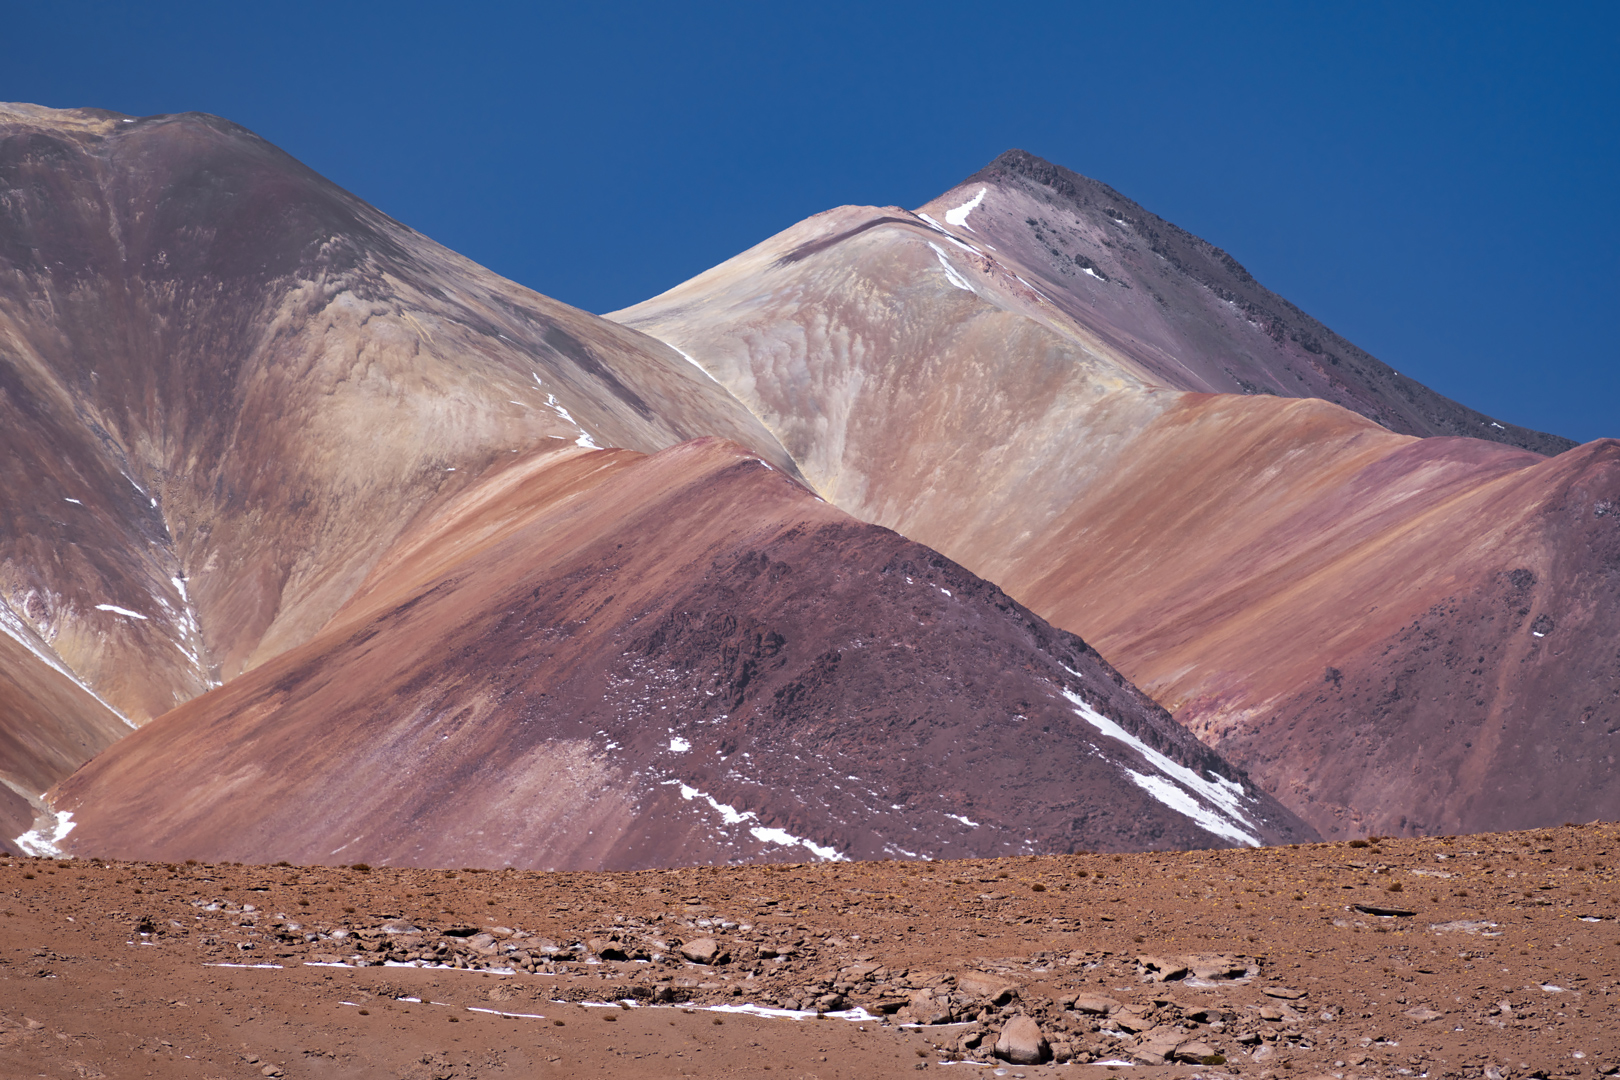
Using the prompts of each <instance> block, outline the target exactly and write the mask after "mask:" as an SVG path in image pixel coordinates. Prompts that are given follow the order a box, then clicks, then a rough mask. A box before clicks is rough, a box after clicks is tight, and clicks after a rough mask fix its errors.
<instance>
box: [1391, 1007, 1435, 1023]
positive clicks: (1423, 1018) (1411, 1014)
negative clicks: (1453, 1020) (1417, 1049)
mask: <svg viewBox="0 0 1620 1080" xmlns="http://www.w3.org/2000/svg"><path fill="white" fill-rule="evenodd" d="M1401 1015H1402V1016H1405V1017H1406V1018H1407V1019H1408V1020H1416V1021H1417V1022H1418V1023H1420V1024H1426V1023H1428V1022H1429V1021H1430V1020H1438V1019H1440V1018H1441V1017H1442V1016H1444V1015H1445V1013H1440V1012H1435V1011H1434V1010H1433V1009H1428V1008H1424V1007H1423V1006H1421V1005H1420V1006H1418V1007H1417V1008H1413V1009H1407V1010H1406V1012H1404V1013H1402V1014H1401Z"/></svg>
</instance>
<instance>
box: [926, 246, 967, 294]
mask: <svg viewBox="0 0 1620 1080" xmlns="http://www.w3.org/2000/svg"><path fill="white" fill-rule="evenodd" d="M928 246H929V247H931V248H933V249H934V254H935V255H936V256H937V257H938V258H939V265H940V266H941V267H942V268H943V269H944V271H945V279H946V280H947V281H949V282H950V283H951V284H952V285H955V286H956V287H957V288H958V289H966V290H967V291H968V292H972V291H973V286H972V285H969V284H968V281H967V278H965V277H963V276H962V275H961V274H958V273H957V272H956V267H954V266H952V265H951V262H950V260H949V259H947V258H946V257H945V252H944V251H943V250H942V249H941V248H940V246H939V245H938V244H936V243H934V242H933V241H932V240H930V241H928Z"/></svg>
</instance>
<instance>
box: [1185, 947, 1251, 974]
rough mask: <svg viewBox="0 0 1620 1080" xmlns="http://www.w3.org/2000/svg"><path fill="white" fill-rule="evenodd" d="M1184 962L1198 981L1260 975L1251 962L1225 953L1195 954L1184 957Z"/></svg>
mask: <svg viewBox="0 0 1620 1080" xmlns="http://www.w3.org/2000/svg"><path fill="white" fill-rule="evenodd" d="M1182 962H1183V963H1185V964H1186V965H1187V968H1188V970H1190V971H1191V972H1192V973H1193V977H1194V978H1196V979H1241V978H1243V977H1244V976H1245V975H1250V974H1258V973H1259V969H1258V968H1251V965H1250V963H1249V961H1247V960H1244V959H1241V958H1239V957H1236V956H1228V955H1226V954H1224V953H1195V954H1193V955H1192V956H1185V957H1182Z"/></svg>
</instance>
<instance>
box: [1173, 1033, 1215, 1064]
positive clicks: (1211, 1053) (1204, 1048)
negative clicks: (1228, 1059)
mask: <svg viewBox="0 0 1620 1080" xmlns="http://www.w3.org/2000/svg"><path fill="white" fill-rule="evenodd" d="M1170 1056H1171V1057H1172V1058H1174V1059H1175V1060H1176V1061H1180V1062H1184V1063H1185V1064H1188V1065H1218V1064H1220V1063H1221V1061H1222V1060H1225V1059H1224V1058H1222V1055H1221V1054H1220V1053H1219V1052H1218V1051H1217V1050H1216V1049H1215V1048H1214V1047H1213V1046H1211V1045H1209V1043H1207V1042H1202V1041H1200V1040H1198V1039H1193V1040H1191V1041H1189V1042H1184V1043H1182V1044H1181V1045H1179V1046H1177V1047H1176V1048H1175V1050H1173V1051H1172V1052H1171V1055H1170ZM1212 1059H1221V1060H1212Z"/></svg>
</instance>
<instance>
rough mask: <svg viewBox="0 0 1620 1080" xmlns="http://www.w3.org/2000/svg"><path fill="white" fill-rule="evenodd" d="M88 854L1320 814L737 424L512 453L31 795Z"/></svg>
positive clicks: (794, 840) (616, 841)
mask: <svg viewBox="0 0 1620 1080" xmlns="http://www.w3.org/2000/svg"><path fill="white" fill-rule="evenodd" d="M51 803H52V805H53V806H54V808H55V809H56V810H57V811H58V812H62V813H67V814H70V815H72V820H73V822H74V823H75V825H76V827H75V829H74V830H73V832H72V833H71V834H70V835H69V836H68V837H67V838H66V840H64V841H63V842H62V846H63V848H64V849H65V850H67V851H70V852H75V853H79V854H86V855H88V854H96V855H102V856H108V857H115V858H160V859H168V860H177V859H180V858H197V859H202V860H205V861H219V860H232V861H247V862H272V861H276V860H281V859H287V860H290V861H294V862H300V863H331V862H334V861H337V862H345V863H348V862H366V863H378V864H384V863H387V864H392V865H411V866H467V865H471V866H486V867H501V866H507V865H511V866H516V867H519V868H542V869H635V868H644V867H655V866H670V865H679V864H692V863H735V862H743V861H793V862H803V861H810V860H812V859H815V858H823V859H826V858H834V859H838V858H856V859H883V858H895V857H902V856H903V857H908V858H915V857H917V856H927V857H931V858H938V857H945V856H968V855H972V856H991V855H1008V854H1028V853H1035V852H1050V851H1073V850H1077V849H1081V848H1085V849H1094V848H1100V849H1103V850H1131V849H1135V850H1140V849H1144V848H1149V847H1153V848H1167V847H1169V848H1185V847H1211V846H1229V845H1232V844H1234V843H1236V844H1244V843H1254V842H1266V843H1280V842H1297V841H1298V840H1301V839H1308V838H1311V837H1313V836H1314V833H1313V832H1312V831H1311V830H1310V829H1309V828H1307V827H1305V826H1304V825H1303V824H1302V823H1300V822H1299V821H1298V820H1297V819H1296V818H1294V816H1293V815H1291V814H1290V813H1288V812H1287V811H1286V810H1283V809H1282V808H1281V807H1280V806H1279V805H1277V803H1276V802H1275V801H1274V800H1272V799H1271V798H1270V797H1269V796H1266V795H1264V794H1263V793H1261V792H1259V791H1258V790H1257V789H1255V788H1254V787H1253V786H1252V785H1251V784H1249V783H1248V782H1247V781H1246V780H1245V779H1244V777H1243V776H1242V774H1241V773H1238V772H1236V771H1235V770H1232V769H1231V768H1230V767H1229V766H1227V765H1226V764H1225V763H1224V762H1223V761H1221V760H1220V758H1219V756H1218V755H1216V754H1214V753H1212V752H1211V751H1210V750H1209V749H1208V748H1207V747H1205V746H1203V745H1201V744H1200V743H1199V742H1198V741H1197V740H1196V739H1194V738H1193V737H1192V736H1190V735H1189V734H1188V733H1187V732H1186V731H1184V730H1183V729H1182V728H1180V727H1179V726H1177V725H1176V724H1175V722H1174V721H1173V720H1171V719H1170V717H1169V716H1168V715H1167V714H1165V713H1164V712H1163V710H1161V709H1159V708H1158V707H1157V706H1156V705H1154V704H1153V703H1152V702H1151V701H1150V700H1149V699H1148V698H1147V697H1145V696H1144V695H1142V694H1141V693H1140V692H1139V691H1137V690H1136V689H1135V688H1134V687H1132V686H1130V685H1129V684H1128V683H1126V682H1125V681H1124V679H1122V678H1121V677H1120V676H1119V675H1118V673H1116V672H1115V671H1113V669H1112V668H1110V667H1109V666H1108V665H1107V664H1106V663H1105V662H1104V661H1103V660H1102V659H1101V658H1100V657H1099V656H1098V655H1097V654H1096V653H1095V652H1094V651H1093V650H1091V649H1090V648H1088V647H1087V646H1086V645H1085V643H1084V642H1082V641H1080V640H1079V639H1078V638H1076V637H1074V636H1073V635H1072V634H1068V633H1065V632H1063V631H1059V630H1054V629H1053V628H1052V627H1050V626H1049V625H1047V624H1046V623H1045V622H1044V621H1043V620H1041V619H1040V618H1038V617H1037V616H1035V615H1033V614H1032V613H1030V612H1029V611H1028V610H1027V609H1025V608H1023V607H1021V606H1020V605H1018V604H1016V603H1014V602H1013V601H1011V600H1010V599H1008V598H1007V596H1006V595H1005V594H1004V593H1002V592H1001V590H999V589H997V588H996V587H995V586H993V585H990V584H988V583H987V582H984V581H982V580H980V579H978V578H975V577H974V576H973V575H971V574H969V573H967V572H966V571H965V570H963V569H962V568H961V567H959V566H957V565H955V564H954V563H951V562H950V561H949V560H946V559H943V558H941V557H940V556H939V555H937V554H936V553H934V552H932V551H930V550H928V549H927V548H925V547H923V546H921V545H919V544H916V543H914V542H912V541H909V540H906V539H905V538H903V537H901V536H898V535H896V534H895V533H893V532H890V531H888V530H886V529H882V528H878V527H876V526H872V525H864V524H861V523H859V522H856V521H854V520H853V519H851V518H849V517H848V516H847V515H845V514H844V513H842V512H841V511H838V510H836V509H834V508H833V507H831V506H829V505H827V504H826V503H824V502H822V501H821V500H819V499H817V498H816V497H815V496H814V495H812V494H811V493H810V492H809V491H808V490H806V489H805V488H804V486H803V485H802V484H799V483H798V482H796V481H794V480H793V479H792V478H790V477H789V476H787V475H785V474H784V473H782V472H781V471H779V470H776V469H773V468H771V467H770V466H769V465H767V464H766V463H765V462H763V461H762V460H760V459H759V458H758V457H757V456H756V455H754V454H752V453H750V452H748V451H745V450H744V449H742V448H741V447H739V446H737V445H736V444H733V443H727V442H722V441H720V440H713V439H710V440H699V441H696V442H690V443H684V444H681V445H679V446H676V447H673V448H671V449H668V450H665V451H663V452H661V453H659V454H656V455H654V456H652V457H645V456H643V455H641V454H638V453H634V452H630V451H623V450H597V451H585V450H578V449H573V448H569V449H566V450H560V451H555V450H541V451H539V452H536V453H534V454H531V455H527V456H520V457H519V459H518V460H515V461H513V462H512V463H510V464H509V465H507V466H506V467H504V468H502V469H500V470H499V471H497V472H495V473H493V474H491V475H490V476H488V477H487V478H486V479H485V480H484V481H483V482H482V483H481V484H479V485H477V486H475V487H473V488H469V489H467V490H465V491H464V492H463V493H462V494H461V495H459V496H458V497H457V498H456V499H454V500H452V501H450V502H449V503H447V504H445V505H444V506H443V507H442V508H441V509H440V510H439V511H437V512H436V513H435V514H433V515H431V516H429V517H425V518H423V519H422V520H420V521H419V522H418V523H417V524H416V525H415V526H414V527H413V528H412V529H411V530H410V531H408V532H407V533H406V535H405V536H404V537H402V538H401V540H400V541H399V542H397V543H396V544H395V545H394V547H393V548H392V550H391V551H390V552H389V554H388V555H387V556H386V557H385V558H384V559H382V560H381V561H380V562H379V563H378V564H377V565H376V567H375V568H374V569H373V571H372V573H371V576H370V577H369V579H368V580H367V582H366V583H365V584H364V585H363V586H362V587H361V588H360V589H359V590H358V591H357V592H356V593H355V594H354V595H353V596H352V597H351V598H350V600H349V601H348V603H347V604H346V605H345V606H344V607H343V608H342V609H340V610H339V611H338V612H337V613H336V615H335V616H334V618H333V619H332V621H331V623H330V624H329V625H328V626H327V627H326V628H325V629H324V630H323V631H322V632H321V633H319V634H317V635H316V636H314V637H313V638H311V639H310V640H309V641H308V642H306V643H304V644H303V645H301V646H299V647H297V648H294V649H291V650H289V651H287V652H285V653H283V654H282V655H280V656H277V657H275V658H273V659H271V660H269V661H267V662H266V663H264V664H262V665H260V666H259V667H257V668H255V669H254V670H252V671H249V672H246V673H244V674H243V675H240V676H238V677H237V678H235V679H233V680H231V681H230V682H228V683H226V684H225V685H224V686H223V687H221V688H219V689H217V690H214V691H212V692H210V693H208V694H205V695H203V696H201V697H198V698H196V699H194V700H192V701H190V702H187V703H186V704H185V705H182V706H181V707H179V708H177V709H175V710H173V711H172V712H170V713H168V714H166V715H165V716H163V717H161V718H159V719H158V720H156V721H154V722H152V723H150V724H148V725H146V726H145V727H143V728H142V729H141V730H140V731H138V732H136V733H135V734H133V735H131V736H129V737H128V738H126V739H124V740H122V741H121V742H119V743H117V744H116V745H114V746H112V747H111V748H110V749H108V750H106V751H103V752H102V753H101V754H100V755H99V756H98V757H96V758H95V759H94V760H93V761H91V762H90V763H89V764H88V765H86V766H85V767H83V768H82V769H80V770H79V771H78V772H77V773H75V774H74V775H73V776H72V777H70V778H69V779H68V780H66V781H64V782H63V783H62V784H60V785H59V786H58V787H57V788H56V789H55V790H53V791H52V793H51Z"/></svg>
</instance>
